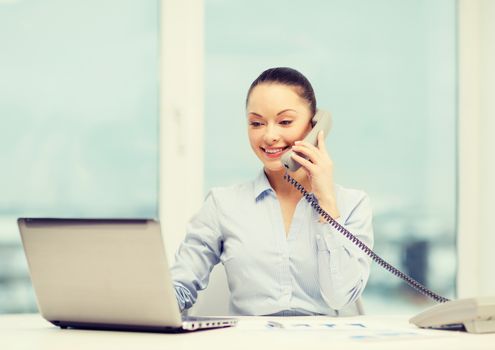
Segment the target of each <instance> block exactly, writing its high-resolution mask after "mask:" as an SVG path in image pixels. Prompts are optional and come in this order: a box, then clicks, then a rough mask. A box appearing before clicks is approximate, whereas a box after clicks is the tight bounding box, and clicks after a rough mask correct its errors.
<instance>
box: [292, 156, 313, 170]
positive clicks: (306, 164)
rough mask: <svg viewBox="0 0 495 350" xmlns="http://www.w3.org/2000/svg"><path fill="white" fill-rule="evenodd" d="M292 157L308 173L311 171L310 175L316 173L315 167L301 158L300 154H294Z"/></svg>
mask: <svg viewBox="0 0 495 350" xmlns="http://www.w3.org/2000/svg"><path fill="white" fill-rule="evenodd" d="M291 156H292V159H294V160H295V161H296V162H298V163H299V164H301V165H302V166H303V167H304V168H305V169H306V170H307V171H309V173H310V174H311V173H312V172H313V171H314V169H315V165H314V164H313V163H312V162H310V161H309V160H307V159H306V158H303V157H301V156H300V155H299V154H297V153H295V152H292V155H291Z"/></svg>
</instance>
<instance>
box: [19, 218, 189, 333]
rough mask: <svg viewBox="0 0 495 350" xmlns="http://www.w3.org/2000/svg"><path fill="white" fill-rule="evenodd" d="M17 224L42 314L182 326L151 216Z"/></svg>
mask: <svg viewBox="0 0 495 350" xmlns="http://www.w3.org/2000/svg"><path fill="white" fill-rule="evenodd" d="M18 224H19V229H20V232H21V237H22V242H23V246H24V250H25V253H26V257H27V260H28V265H29V270H30V274H31V280H32V282H33V286H34V290H35V293H36V296H37V301H38V307H39V310H40V312H41V314H42V316H43V317H44V318H46V319H47V320H49V321H51V322H54V321H71V322H81V323H90V324H114V325H119V324H125V325H140V326H158V327H163V326H165V327H180V326H181V325H182V321H181V317H180V312H179V308H178V305H177V301H176V298H175V292H174V288H173V287H172V281H171V277H170V273H169V268H168V264H167V259H166V256H165V250H164V246H163V242H162V237H161V234H160V225H159V223H158V222H156V221H154V220H120V219H119V220H102V219H89V220H80V219H19V220H18Z"/></svg>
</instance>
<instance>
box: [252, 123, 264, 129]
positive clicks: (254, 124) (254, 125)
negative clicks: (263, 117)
mask: <svg viewBox="0 0 495 350" xmlns="http://www.w3.org/2000/svg"><path fill="white" fill-rule="evenodd" d="M249 125H251V126H253V127H255V128H257V127H259V126H261V125H262V124H261V123H260V122H249Z"/></svg>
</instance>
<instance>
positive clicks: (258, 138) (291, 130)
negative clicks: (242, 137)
mask: <svg viewBox="0 0 495 350" xmlns="http://www.w3.org/2000/svg"><path fill="white" fill-rule="evenodd" d="M311 117H312V115H311V111H310V108H309V103H308V101H306V100H305V99H303V98H301V97H300V96H299V95H298V94H297V93H296V91H295V88H294V87H291V86H287V85H282V84H277V83H263V84H260V85H258V86H256V87H255V88H254V89H253V90H252V91H251V95H250V96H249V99H248V103H247V119H248V136H249V142H250V144H251V148H252V149H253V151H254V153H255V154H256V156H257V157H258V158H259V159H260V160H261V162H262V163H263V165H264V167H265V169H266V170H267V171H280V170H284V166H283V165H282V163H281V162H280V157H282V155H283V154H284V153H285V152H287V151H289V150H290V147H292V146H293V145H294V142H295V141H298V140H302V139H303V138H304V136H306V134H307V133H308V132H309V131H310V130H311V123H310V120H311Z"/></svg>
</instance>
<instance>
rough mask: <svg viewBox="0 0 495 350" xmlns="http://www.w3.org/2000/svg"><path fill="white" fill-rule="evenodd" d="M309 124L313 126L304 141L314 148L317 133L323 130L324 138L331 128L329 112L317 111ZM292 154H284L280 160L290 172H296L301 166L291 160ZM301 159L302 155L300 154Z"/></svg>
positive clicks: (290, 152)
mask: <svg viewBox="0 0 495 350" xmlns="http://www.w3.org/2000/svg"><path fill="white" fill-rule="evenodd" d="M311 124H313V129H311V131H310V132H309V133H308V135H306V137H305V138H304V141H306V142H309V143H311V144H313V145H315V146H316V144H317V141H318V133H319V132H320V131H321V130H323V136H324V137H326V136H327V134H328V132H329V131H330V128H331V127H332V116H331V114H330V113H329V112H327V111H323V110H318V111H317V112H316V114H315V115H314V117H313V119H312V120H311ZM292 152H293V151H289V152H286V153H285V154H284V155H283V156H282V158H281V159H280V160H281V162H282V164H283V165H284V166H285V167H286V168H287V169H288V170H290V171H296V170H297V169H299V167H300V166H301V164H299V163H298V162H296V161H295V160H294V159H292V156H291V155H292ZM301 156H302V157H303V155H302V154H301Z"/></svg>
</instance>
